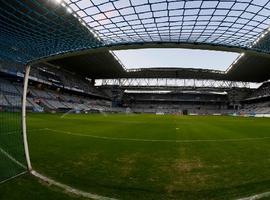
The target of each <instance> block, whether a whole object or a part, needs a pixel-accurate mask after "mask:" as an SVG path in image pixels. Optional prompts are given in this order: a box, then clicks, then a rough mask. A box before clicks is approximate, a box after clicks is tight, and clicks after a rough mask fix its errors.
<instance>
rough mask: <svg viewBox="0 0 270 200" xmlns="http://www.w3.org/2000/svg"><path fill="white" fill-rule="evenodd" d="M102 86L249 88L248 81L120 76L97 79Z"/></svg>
mask: <svg viewBox="0 0 270 200" xmlns="http://www.w3.org/2000/svg"><path fill="white" fill-rule="evenodd" d="M97 82H99V83H100V85H102V86H109V85H111V86H113V85H115V86H156V87H158V86H165V87H170V86H177V87H194V88H200V87H202V88H206V87H210V88H235V87H237V88H250V83H248V82H235V81H224V80H199V79H173V78H155V79H152V78H122V79H102V80H99V81H97Z"/></svg>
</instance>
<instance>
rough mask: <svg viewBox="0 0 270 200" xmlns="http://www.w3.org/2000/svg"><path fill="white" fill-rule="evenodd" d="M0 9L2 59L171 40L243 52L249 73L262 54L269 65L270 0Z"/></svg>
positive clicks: (10, 4) (49, 0) (66, 3)
mask: <svg viewBox="0 0 270 200" xmlns="http://www.w3.org/2000/svg"><path fill="white" fill-rule="evenodd" d="M0 9H1V12H0V30H1V34H0V58H1V59H7V60H14V61H16V62H21V63H30V62H35V61H48V60H50V59H55V58H60V56H62V57H66V56H71V55H79V54H82V53H88V52H89V51H91V50H96V49H97V48H102V49H105V50H108V48H110V49H128V48H142V47H153V46H155V47H167V46H173V47H187V48H204V49H223V50H227V51H235V52H240V53H243V52H245V56H243V57H242V58H241V60H242V59H243V61H241V62H240V61H239V62H238V63H236V65H240V63H244V64H246V63H247V64H248V65H249V66H248V67H247V69H246V68H245V71H247V72H248V71H249V68H250V69H251V70H253V69H254V66H251V65H252V64H251V63H252V62H253V63H256V68H257V66H258V63H257V62H256V61H255V60H258V59H259V61H260V62H261V63H262V66H260V67H259V68H261V69H264V70H267V71H269V69H268V68H266V67H267V66H266V65H268V62H269V61H268V60H267V58H262V57H260V58H255V57H256V56H258V55H260V56H265V57H268V58H269V57H270V54H269V53H270V34H269V30H270V29H269V24H270V1H269V0H182V1H181V0H180V1H179V0H118V1H115V0H102V1H100V0H12V1H2V2H1V7H0ZM254 56H255V57H254ZM250 59H251V60H250ZM248 60H250V61H252V62H251V63H250V62H247V61H248ZM243 67H246V66H244V65H243V66H242V68H243ZM234 68H235V67H232V68H231V70H230V71H229V72H228V74H230V75H231V76H230V78H231V77H234V78H235V79H244V80H249V79H250V78H251V79H252V80H253V81H254V80H255V81H262V80H264V79H265V77H266V75H267V74H269V73H267V71H266V73H265V74H252V76H250V75H248V76H249V78H248V79H247V78H241V73H240V74H239V72H237V70H234ZM81 69H82V68H81ZM239 69H240V68H239ZM117 70H118V68H117ZM264 72H265V71H264ZM168 73H169V72H168ZM237 73H238V75H237ZM137 74H138V73H137ZM226 76H227V75H226ZM253 76H254V77H253ZM253 78H254V79H253ZM268 78H269V77H268Z"/></svg>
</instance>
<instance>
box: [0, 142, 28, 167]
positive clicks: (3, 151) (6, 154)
mask: <svg viewBox="0 0 270 200" xmlns="http://www.w3.org/2000/svg"><path fill="white" fill-rule="evenodd" d="M0 152H1V153H2V154H4V155H5V156H6V157H8V158H9V159H10V160H11V161H12V162H14V163H16V164H17V165H19V166H21V167H22V168H24V169H27V167H26V166H25V165H24V164H22V163H21V162H20V161H18V160H16V159H15V158H14V157H13V156H12V155H10V154H9V153H8V152H6V151H5V150H4V149H2V148H1V147H0Z"/></svg>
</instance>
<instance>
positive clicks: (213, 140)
mask: <svg viewBox="0 0 270 200" xmlns="http://www.w3.org/2000/svg"><path fill="white" fill-rule="evenodd" d="M40 130H49V131H52V132H58V133H65V134H67V135H73V136H80V137H91V138H95V139H104V140H123V141H136V142H172V143H193V142H237V141H253V140H265V139H270V137H259V138H258V137H257V138H239V139H220V140H216V139H209V140H202V139H198V140H150V139H132V138H118V137H105V136H96V135H86V134H81V133H72V132H69V131H60V130H55V129H50V128H44V129H40Z"/></svg>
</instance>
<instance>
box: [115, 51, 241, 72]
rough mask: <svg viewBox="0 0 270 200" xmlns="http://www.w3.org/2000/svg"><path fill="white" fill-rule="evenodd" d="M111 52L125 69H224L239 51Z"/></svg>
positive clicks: (235, 57)
mask: <svg viewBox="0 0 270 200" xmlns="http://www.w3.org/2000/svg"><path fill="white" fill-rule="evenodd" d="M113 53H114V54H115V55H116V56H117V57H118V59H119V60H120V61H121V63H122V64H123V65H124V66H125V68H126V69H138V68H195V69H210V70H220V71H226V69H227V68H228V67H229V66H230V65H231V64H232V63H233V62H234V61H235V60H236V59H237V57H238V56H239V53H234V52H224V51H214V50H200V49H179V48H165V49H161V48H152V49H130V50H117V51H113Z"/></svg>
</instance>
